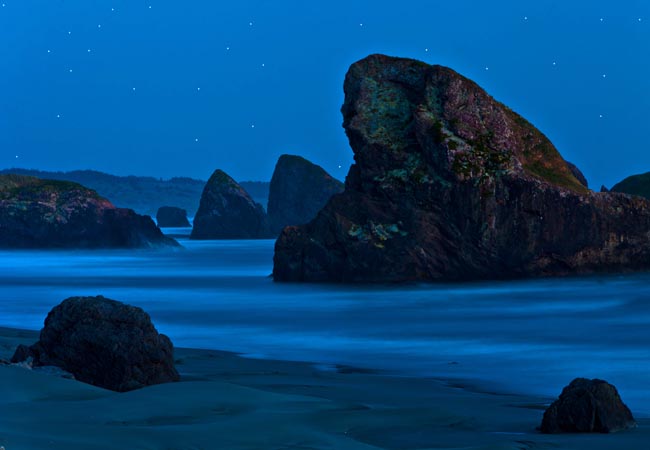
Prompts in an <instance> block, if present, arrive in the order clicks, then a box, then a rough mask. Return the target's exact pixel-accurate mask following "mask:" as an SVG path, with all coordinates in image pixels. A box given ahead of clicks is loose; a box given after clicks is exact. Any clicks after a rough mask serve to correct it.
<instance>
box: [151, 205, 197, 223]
mask: <svg viewBox="0 0 650 450" xmlns="http://www.w3.org/2000/svg"><path fill="white" fill-rule="evenodd" d="M156 222H158V226H159V227H191V226H192V225H190V221H189V220H187V211H185V210H184V209H181V208H177V207H175V206H161V207H160V208H158V212H157V213H156Z"/></svg>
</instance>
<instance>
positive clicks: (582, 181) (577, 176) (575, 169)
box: [566, 161, 589, 187]
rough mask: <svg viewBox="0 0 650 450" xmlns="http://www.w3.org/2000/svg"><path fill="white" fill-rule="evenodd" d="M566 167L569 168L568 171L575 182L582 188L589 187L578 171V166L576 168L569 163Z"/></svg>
mask: <svg viewBox="0 0 650 450" xmlns="http://www.w3.org/2000/svg"><path fill="white" fill-rule="evenodd" d="M566 165H567V166H568V167H569V170H570V171H571V173H572V174H573V176H574V177H575V179H576V180H578V181H579V182H580V184H582V185H583V186H584V187H589V183H588V182H587V178H586V177H585V176H584V174H583V173H582V171H581V170H580V169H578V166H576V165H575V164H573V163H570V162H569V161H567V162H566Z"/></svg>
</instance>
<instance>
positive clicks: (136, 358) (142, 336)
mask: <svg viewBox="0 0 650 450" xmlns="http://www.w3.org/2000/svg"><path fill="white" fill-rule="evenodd" d="M173 353H174V352H173V346H172V343H171V341H170V340H169V338H168V337H167V336H165V335H163V334H158V331H156V329H155V327H154V326H153V324H152V323H151V319H150V318H149V315H148V314H147V313H146V312H144V311H143V310H142V309H140V308H137V307H135V306H130V305H126V304H124V303H120V302H117V301H115V300H110V299H107V298H104V297H101V296H100V297H72V298H69V299H67V300H64V301H63V302H62V303H61V304H60V305H58V306H56V307H55V308H54V309H52V311H50V313H49V314H48V315H47V318H46V319H45V327H44V328H43V329H42V330H41V335H40V340H39V341H38V342H37V343H36V344H34V345H32V346H31V347H29V348H25V346H20V347H18V349H17V350H16V353H15V354H14V357H13V358H12V362H22V361H25V360H26V359H28V358H29V357H32V358H33V365H34V366H35V367H38V366H56V367H60V368H61V369H63V370H65V371H67V372H70V373H71V374H73V375H74V377H75V378H76V379H77V380H79V381H83V382H85V383H89V384H92V385H95V386H99V387H103V388H106V389H110V390H113V391H118V392H125V391H130V390H133V389H139V388H142V387H144V386H149V385H152V384H160V383H167V382H171V381H178V380H179V375H178V372H177V371H176V368H175V367H174V355H173Z"/></svg>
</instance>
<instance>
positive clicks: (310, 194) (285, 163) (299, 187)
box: [266, 155, 344, 234]
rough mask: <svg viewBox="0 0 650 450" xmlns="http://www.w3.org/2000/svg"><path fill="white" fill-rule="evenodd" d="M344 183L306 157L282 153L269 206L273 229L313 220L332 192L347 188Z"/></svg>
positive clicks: (276, 168)
mask: <svg viewBox="0 0 650 450" xmlns="http://www.w3.org/2000/svg"><path fill="white" fill-rule="evenodd" d="M343 187H344V186H343V183H341V182H340V181H339V180H337V179H335V178H332V176H331V175H330V174H328V173H327V172H325V170H323V168H322V167H320V166H317V165H316V164H313V163H311V162H309V161H307V160H306V159H305V158H302V157H300V156H293V155H282V156H280V158H279V159H278V162H277V164H276V165H275V170H274V171H273V178H271V187H270V190H269V203H268V207H267V209H266V212H267V214H268V216H269V223H270V225H271V231H272V232H273V233H275V234H277V233H279V232H280V231H281V230H282V229H283V228H284V227H286V226H287V225H302V224H305V223H307V222H309V221H310V220H312V219H313V218H314V217H316V214H317V213H318V211H320V210H321V209H322V208H323V206H325V204H326V203H327V201H328V200H329V199H330V198H331V197H332V195H334V194H338V193H340V192H343Z"/></svg>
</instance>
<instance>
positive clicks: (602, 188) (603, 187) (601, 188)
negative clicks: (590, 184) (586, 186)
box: [600, 184, 609, 192]
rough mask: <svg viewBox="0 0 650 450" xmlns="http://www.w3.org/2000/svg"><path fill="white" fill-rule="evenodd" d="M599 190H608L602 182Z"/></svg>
mask: <svg viewBox="0 0 650 450" xmlns="http://www.w3.org/2000/svg"><path fill="white" fill-rule="evenodd" d="M600 192H609V189H607V186H605V185H604V184H603V185H602V186H600Z"/></svg>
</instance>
